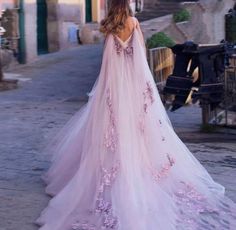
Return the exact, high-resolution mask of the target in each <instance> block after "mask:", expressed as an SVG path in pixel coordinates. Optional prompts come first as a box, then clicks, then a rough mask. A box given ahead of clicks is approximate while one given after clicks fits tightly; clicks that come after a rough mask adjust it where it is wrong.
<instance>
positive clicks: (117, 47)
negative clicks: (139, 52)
mask: <svg viewBox="0 0 236 230" xmlns="http://www.w3.org/2000/svg"><path fill="white" fill-rule="evenodd" d="M132 41H133V34H132V35H131V37H130V38H129V39H128V44H127V46H126V47H123V46H122V44H121V41H119V39H118V38H117V36H115V35H114V43H115V50H116V53H117V54H118V55H120V54H121V53H122V51H123V52H124V54H125V55H126V56H128V57H132V56H133V53H134V48H133V46H132Z"/></svg>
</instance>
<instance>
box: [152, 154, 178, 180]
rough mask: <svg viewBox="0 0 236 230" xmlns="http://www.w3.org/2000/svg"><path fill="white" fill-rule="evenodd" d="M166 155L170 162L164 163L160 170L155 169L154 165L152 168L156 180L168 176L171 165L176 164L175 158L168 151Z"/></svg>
mask: <svg viewBox="0 0 236 230" xmlns="http://www.w3.org/2000/svg"><path fill="white" fill-rule="evenodd" d="M166 157H167V159H168V162H167V163H166V164H164V165H163V166H162V167H161V169H160V170H157V169H154V167H151V168H150V170H151V174H152V176H153V178H154V180H155V181H156V182H159V181H160V179H162V178H164V177H167V176H168V172H169V171H170V169H171V167H172V166H174V164H175V159H174V158H172V157H170V155H169V154H168V153H167V154H166Z"/></svg>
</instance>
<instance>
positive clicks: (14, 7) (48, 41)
mask: <svg viewBox="0 0 236 230" xmlns="http://www.w3.org/2000/svg"><path fill="white" fill-rule="evenodd" d="M141 2H142V1H141V0H131V7H132V9H133V10H134V11H135V10H137V8H138V7H140V6H141ZM108 4H109V0H1V1H0V9H1V10H0V12H2V10H7V11H8V14H9V12H11V13H12V14H14V15H15V17H14V20H15V21H14V22H12V23H11V24H15V25H17V26H15V30H17V33H15V34H14V36H13V35H9V34H10V33H9V31H10V30H11V31H12V30H13V29H12V28H11V26H9V25H10V23H9V22H8V23H7V24H6V23H5V26H6V27H7V28H6V30H7V31H8V35H7V36H6V37H7V39H9V40H12V39H13V40H17V41H15V45H16V44H17V47H15V49H16V53H17V57H18V60H19V62H20V63H27V62H31V61H33V60H35V59H36V58H37V57H38V55H41V54H46V53H49V52H55V51H58V50H61V49H66V48H68V47H71V46H76V45H78V37H79V36H78V31H79V30H82V28H83V27H84V25H91V26H92V27H94V25H97V24H98V23H99V22H100V21H101V20H102V19H103V18H104V17H105V14H106V12H107V10H108ZM3 17H6V18H7V17H8V19H10V18H12V17H11V16H9V15H7V14H6V13H3ZM8 19H7V20H3V21H9V20H8ZM10 20H12V19H10ZM16 27H17V28H16Z"/></svg>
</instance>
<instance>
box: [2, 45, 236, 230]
mask: <svg viewBox="0 0 236 230" xmlns="http://www.w3.org/2000/svg"><path fill="white" fill-rule="evenodd" d="M101 54H102V46H101V45H87V46H81V47H79V48H73V49H69V50H66V51H61V52H59V53H54V54H49V55H46V56H41V57H40V59H39V60H38V61H36V62H34V63H33V64H29V65H25V66H21V67H18V68H16V69H15V70H11V71H10V73H7V75H6V76H8V77H9V78H10V77H11V76H17V78H18V79H19V88H18V89H16V90H11V91H4V92H0V107H1V113H0V130H1V131H0V149H1V154H0V200H1V205H0V230H36V229H37V228H38V227H37V226H36V225H34V224H33V221H34V220H35V219H36V218H37V217H38V216H39V214H40V212H41V211H42V209H43V208H44V207H45V206H46V205H47V202H48V200H49V197H47V196H46V195H45V194H44V185H43V183H42V181H41V179H40V175H41V174H42V172H43V171H45V170H46V169H47V168H48V166H49V163H48V160H47V159H46V158H45V156H43V155H42V154H41V151H42V149H43V148H44V147H45V146H46V144H47V142H48V141H49V140H50V139H51V138H52V136H54V135H55V134H56V133H57V132H58V130H60V128H61V127H62V126H63V125H64V124H65V123H66V121H68V120H69V118H70V117H71V116H72V115H73V114H74V113H75V112H76V111H77V110H78V109H79V108H80V107H81V106H82V105H83V104H84V103H86V101H87V96H86V93H87V92H89V91H90V89H91V87H92V86H93V83H94V81H95V79H96V77H97V76H98V74H99V68H100V64H101ZM186 117H187V119H186ZM170 118H171V120H172V122H173V125H174V127H175V128H176V131H177V133H179V134H180V136H181V138H183V140H184V141H185V142H187V145H188V147H189V148H190V149H191V151H192V152H193V154H194V155H195V156H196V157H197V158H198V159H199V160H200V162H201V163H202V164H203V165H204V166H205V167H206V168H207V170H208V171H209V172H210V174H211V175H212V176H213V178H214V179H215V180H216V181H217V182H219V183H221V184H222V185H224V186H225V187H226V194H227V195H228V196H229V197H230V198H231V199H233V200H234V201H236V180H235V176H236V141H235V139H234V138H235V136H229V138H227V136H225V134H220V133H219V134H212V135H211V136H209V135H208V134H201V133H199V132H198V130H199V127H200V124H201V111H200V109H199V108H198V107H197V106H196V105H195V106H191V107H184V108H182V109H180V110H179V111H176V112H175V113H171V114H170ZM214 135H215V136H214ZM226 140H227V141H226Z"/></svg>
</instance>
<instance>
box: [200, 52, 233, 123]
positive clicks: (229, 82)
mask: <svg viewBox="0 0 236 230" xmlns="http://www.w3.org/2000/svg"><path fill="white" fill-rule="evenodd" d="M205 110H207V109H205ZM207 113H208V114H209V115H208V116H209V119H208V123H210V124H216V125H224V126H232V127H236V56H233V57H232V58H231V59H230V67H229V68H227V69H226V70H225V75H224V100H223V102H222V103H221V104H220V105H219V106H218V107H217V108H216V109H214V110H212V111H204V110H203V116H205V114H207Z"/></svg>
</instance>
